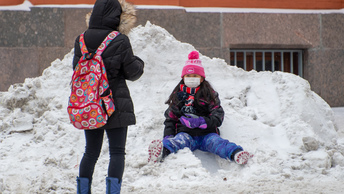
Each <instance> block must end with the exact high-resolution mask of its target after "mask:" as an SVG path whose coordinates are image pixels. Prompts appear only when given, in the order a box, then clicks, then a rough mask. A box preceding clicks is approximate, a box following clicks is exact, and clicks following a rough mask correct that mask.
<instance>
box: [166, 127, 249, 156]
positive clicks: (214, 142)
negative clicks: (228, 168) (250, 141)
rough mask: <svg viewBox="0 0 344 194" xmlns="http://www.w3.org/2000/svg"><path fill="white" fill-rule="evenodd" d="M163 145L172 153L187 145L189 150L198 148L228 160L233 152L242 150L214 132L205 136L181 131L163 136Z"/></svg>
mask: <svg viewBox="0 0 344 194" xmlns="http://www.w3.org/2000/svg"><path fill="white" fill-rule="evenodd" d="M163 145H164V147H165V148H167V149H168V150H169V151H171V152H172V153H176V152H177V151H178V150H180V149H183V148H185V147H188V148H190V150H191V151H194V150H196V149H199V150H202V151H205V152H211V153H214V154H216V155H218V156H220V157H221V158H228V159H230V160H233V158H232V154H233V153H236V152H238V151H242V150H243V148H242V147H241V146H239V145H236V144H235V143H232V142H229V141H228V140H226V139H223V138H221V137H220V136H219V135H218V134H216V133H210V134H208V135H205V136H191V135H189V134H187V133H184V132H181V133H178V134H177V135H176V136H174V137H173V138H164V140H163Z"/></svg>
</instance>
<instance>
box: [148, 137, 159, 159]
mask: <svg viewBox="0 0 344 194" xmlns="http://www.w3.org/2000/svg"><path fill="white" fill-rule="evenodd" d="M161 153H162V141H161V140H159V139H157V140H153V141H152V143H151V144H150V145H149V147H148V155H149V157H148V162H151V161H152V162H154V163H156V162H157V161H159V160H161V158H162V154H161Z"/></svg>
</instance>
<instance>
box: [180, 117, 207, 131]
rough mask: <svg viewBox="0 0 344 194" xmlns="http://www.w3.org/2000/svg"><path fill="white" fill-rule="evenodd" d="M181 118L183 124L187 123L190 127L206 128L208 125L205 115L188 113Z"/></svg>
mask: <svg viewBox="0 0 344 194" xmlns="http://www.w3.org/2000/svg"><path fill="white" fill-rule="evenodd" d="M179 120H180V122H181V123H182V124H183V125H185V126H186V127H188V128H190V129H194V128H200V129H206V128H207V127H208V126H207V123H206V122H205V120H204V118H203V117H199V116H197V115H194V114H186V117H184V116H181V117H180V118H179Z"/></svg>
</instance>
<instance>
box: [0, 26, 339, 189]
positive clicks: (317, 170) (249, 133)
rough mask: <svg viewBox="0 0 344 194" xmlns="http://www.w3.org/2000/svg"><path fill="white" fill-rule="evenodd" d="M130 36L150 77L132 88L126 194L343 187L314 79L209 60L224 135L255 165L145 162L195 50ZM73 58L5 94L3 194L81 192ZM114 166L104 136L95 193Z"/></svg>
mask: <svg viewBox="0 0 344 194" xmlns="http://www.w3.org/2000/svg"><path fill="white" fill-rule="evenodd" d="M129 38H130V41H131V44H132V47H133V50H134V53H135V55H137V56H139V57H140V58H141V59H143V61H145V73H144V75H143V76H142V77H141V78H140V79H139V80H138V81H135V82H128V85H129V88H130V90H131V95H132V98H133V100H134V104H135V113H136V116H137V124H136V125H135V126H130V127H129V132H128V138H127V149H126V152H127V156H126V169H125V173H124V177H123V183H122V193H161V192H163V193H175V192H178V193H226V191H227V192H228V191H231V192H234V193H236V192H245V193H264V192H279V191H284V192H297V191H300V189H303V190H302V191H305V192H314V191H322V192H326V191H328V193H329V192H330V193H331V192H332V191H333V192H334V193H335V191H339V190H340V189H343V186H342V184H341V183H342V182H343V180H344V176H343V174H344V162H343V161H344V156H343V153H344V141H343V138H340V137H338V133H337V131H336V127H335V125H334V115H333V112H332V110H331V108H330V107H329V106H328V104H327V103H326V102H325V101H324V100H323V99H321V98H320V97H319V96H318V95H317V94H316V93H314V92H313V91H312V90H311V88H310V85H309V83H308V82H307V81H306V80H304V79H302V78H300V77H298V76H295V75H293V74H288V73H282V72H274V73H271V72H256V71H250V72H246V71H244V70H242V69H239V68H236V67H233V66H230V65H228V64H227V63H226V62H225V61H224V60H222V59H217V58H213V59H211V58H209V57H206V56H204V55H202V54H201V55H200V59H201V60H202V64H203V66H204V68H205V73H206V77H207V78H206V79H207V80H208V81H209V82H210V83H211V84H212V85H213V87H214V88H215V89H216V90H217V91H218V93H219V95H220V99H221V101H222V106H223V109H224V110H225V113H226V114H225V120H224V123H223V125H222V126H221V128H220V131H221V136H222V137H223V138H226V139H228V140H230V141H232V142H235V143H237V144H239V145H241V146H242V147H243V148H244V149H245V150H247V151H249V152H250V153H252V154H254V157H253V158H252V159H251V160H250V161H249V163H248V164H247V165H246V166H239V165H237V164H234V163H232V162H229V161H227V160H224V159H221V158H219V157H217V156H215V155H213V154H210V153H204V152H201V151H195V152H191V151H190V150H188V149H184V150H181V151H179V152H178V153H177V154H171V155H169V156H168V157H167V158H166V160H165V162H163V163H159V164H151V163H147V159H148V153H147V148H148V145H149V143H150V142H151V141H152V140H154V139H157V138H162V135H163V128H164V126H163V121H164V116H163V113H164V111H165V109H166V108H167V105H165V104H164V102H165V100H167V98H168V96H169V95H170V93H171V91H172V90H173V88H174V87H175V86H176V84H177V83H178V82H179V81H180V79H181V78H180V75H181V72H182V68H183V65H184V64H185V61H186V60H187V56H188V54H189V52H191V51H193V50H195V48H194V47H193V46H192V45H190V44H187V43H182V42H180V41H178V40H176V39H175V38H174V37H173V36H172V35H171V34H169V33H168V32H167V31H166V30H165V29H163V28H161V27H159V26H156V25H153V24H151V23H149V22H147V24H146V25H145V26H138V27H136V28H134V29H133V30H132V32H131V33H130V34H129ZM72 59H73V50H72V51H71V52H70V53H68V54H67V55H66V56H65V57H64V59H63V60H59V59H57V60H55V61H54V62H52V64H51V66H50V67H48V68H47V69H45V70H44V72H43V74H42V76H40V77H36V78H27V79H26V80H25V82H24V83H22V84H15V85H12V86H11V87H10V88H9V90H8V91H7V92H1V93H0V99H1V104H0V134H1V136H0V143H1V149H0V157H1V160H0V166H1V168H0V193H4V194H7V193H75V191H76V183H75V178H76V176H77V175H78V164H79V162H80V160H81V157H82V154H83V151H84V146H85V140H84V134H83V132H82V131H80V130H77V129H75V128H74V127H73V126H72V125H71V124H70V123H69V118H68V115H67V102H68V97H69V94H70V78H71V76H72V65H71V64H72ZM107 165H108V145H107V141H106V137H105V140H104V145H103V150H102V153H101V156H100V158H99V160H98V163H97V165H96V169H95V173H94V176H93V184H92V191H93V193H105V177H106V176H107V174H106V173H107ZM320 180H321V181H320ZM295 181H298V183H297V184H295ZM329 182H331V184H332V185H333V186H332V188H331V189H327V186H328V184H329ZM215 185H216V186H215Z"/></svg>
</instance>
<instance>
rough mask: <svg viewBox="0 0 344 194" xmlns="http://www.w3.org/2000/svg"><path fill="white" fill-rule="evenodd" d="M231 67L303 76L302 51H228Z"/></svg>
mask: <svg viewBox="0 0 344 194" xmlns="http://www.w3.org/2000/svg"><path fill="white" fill-rule="evenodd" d="M230 57H231V61H230V64H231V65H233V66H237V67H240V68H242V69H244V70H246V71H251V70H253V69H254V70H256V71H272V72H274V71H283V72H288V73H293V74H296V75H299V76H301V77H302V76H303V64H302V63H303V59H302V50H237V49H232V50H231V51H230Z"/></svg>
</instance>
